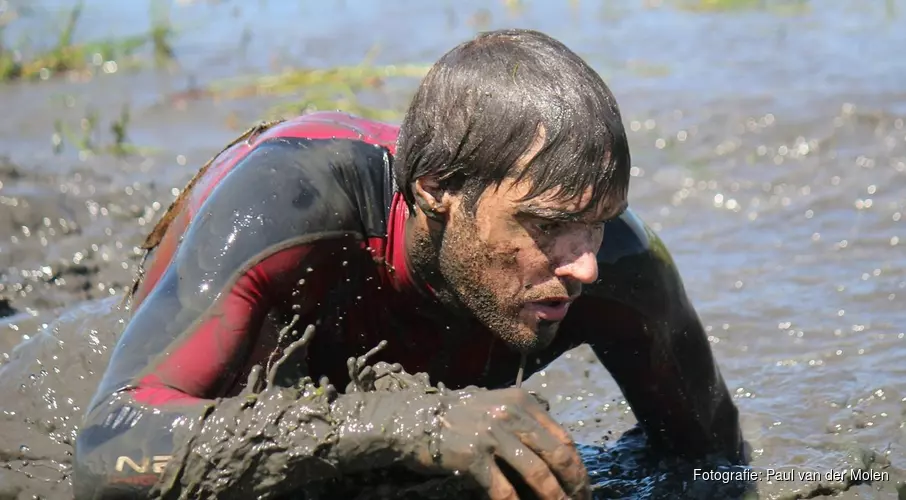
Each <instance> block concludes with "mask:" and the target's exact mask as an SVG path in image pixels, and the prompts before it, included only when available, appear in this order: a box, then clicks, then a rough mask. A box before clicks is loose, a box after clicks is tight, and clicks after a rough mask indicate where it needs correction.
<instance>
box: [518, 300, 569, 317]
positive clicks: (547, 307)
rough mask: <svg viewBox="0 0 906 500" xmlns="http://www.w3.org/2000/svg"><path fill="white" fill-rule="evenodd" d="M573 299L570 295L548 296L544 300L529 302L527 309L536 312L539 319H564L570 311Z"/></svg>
mask: <svg viewBox="0 0 906 500" xmlns="http://www.w3.org/2000/svg"><path fill="white" fill-rule="evenodd" d="M570 304H572V299H570V298H569V297H548V298H545V299H542V300H533V301H532V302H528V303H527V304H526V305H525V307H526V309H528V310H530V311H532V312H534V313H535V314H536V315H537V316H538V319H541V320H544V321H562V320H563V318H565V317H566V313H567V312H568V311H569V306H570Z"/></svg>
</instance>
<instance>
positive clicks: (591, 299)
mask: <svg viewBox="0 0 906 500" xmlns="http://www.w3.org/2000/svg"><path fill="white" fill-rule="evenodd" d="M598 261H599V267H600V271H599V278H598V281H597V282H596V283H595V284H594V285H592V286H590V287H589V288H588V290H587V291H586V293H585V294H584V296H583V297H582V299H580V300H579V301H577V303H576V304H575V308H574V309H573V310H571V311H570V318H569V319H568V321H569V322H570V326H569V328H574V329H577V331H581V332H583V333H580V335H582V338H584V339H587V341H588V343H589V344H590V345H591V347H592V349H593V350H594V352H595V354H596V355H597V356H598V358H599V359H600V360H601V362H602V363H603V364H604V366H605V367H606V368H607V369H608V371H609V372H610V373H611V374H612V375H613V377H614V379H615V380H616V382H617V384H618V385H619V386H620V389H621V390H622V391H623V394H624V396H625V397H626V400H627V402H628V403H629V404H630V406H631V408H632V410H633V413H634V414H635V416H636V418H637V419H638V421H639V423H640V424H641V426H642V427H643V429H644V430H645V431H646V434H647V435H648V437H649V440H650V442H651V443H652V445H653V446H656V447H659V448H662V449H664V450H667V451H669V452H672V453H676V454H679V455H684V456H694V457H699V456H702V455H705V454H710V453H717V454H720V455H722V456H723V457H725V458H726V459H728V460H731V461H733V462H741V461H744V457H743V456H742V454H743V441H742V433H741V430H740V426H739V415H738V410H737V408H736V405H735V404H734V403H733V400H732V398H731V396H730V393H729V391H728V390H727V386H726V384H725V382H724V380H723V377H722V376H721V373H720V369H719V368H718V366H717V363H716V361H715V359H714V355H713V353H712V351H711V347H710V345H709V343H708V338H707V335H706V334H705V331H704V328H703V327H702V324H701V321H700V319H699V317H698V314H697V313H696V311H695V308H694V307H693V306H692V304H691V303H690V301H689V299H688V297H687V295H686V291H685V288H684V286H683V282H682V279H681V277H680V275H679V272H678V271H677V268H676V266H675V264H674V262H673V260H672V258H671V256H670V254H669V252H668V251H667V249H666V247H664V245H663V243H662V242H661V241H660V239H659V238H658V237H657V235H655V234H654V232H653V231H651V230H650V229H649V228H648V227H647V226H646V225H645V224H644V223H643V222H642V221H641V220H639V219H638V217H637V216H636V215H635V214H633V213H632V212H631V211H627V212H626V213H625V214H624V215H623V216H621V217H620V218H619V219H617V220H614V221H612V222H610V223H608V225H607V228H606V229H605V233H604V244H603V246H602V248H601V250H600V252H599V254H598Z"/></svg>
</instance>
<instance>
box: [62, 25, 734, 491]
mask: <svg viewBox="0 0 906 500" xmlns="http://www.w3.org/2000/svg"><path fill="white" fill-rule="evenodd" d="M629 168H630V155H629V148H628V143H627V139H626V136H625V132H624V129H623V125H622V122H621V116H620V112H619V110H618V107H617V104H616V101H615V99H614V97H613V96H612V94H611V93H610V90H609V89H608V88H607V86H606V85H605V83H604V82H603V81H602V80H601V79H600V77H599V76H598V75H597V74H596V73H595V72H594V71H593V70H592V69H591V68H589V67H588V66H587V65H586V64H585V63H584V62H583V61H582V60H581V59H580V58H579V57H578V56H577V55H575V54H574V53H573V52H571V51H570V50H569V49H567V48H566V47H565V46H564V45H562V44H561V43H560V42H558V41H556V40H553V39H551V38H550V37H548V36H545V35H543V34H541V33H538V32H535V31H527V30H507V31H497V32H491V33H486V34H483V35H480V36H478V37H477V38H475V39H474V40H472V41H469V42H467V43H464V44H462V45H459V46H458V47H456V48H454V49H453V50H451V51H450V52H449V53H447V54H446V55H444V56H443V57H442V58H441V59H440V60H439V61H438V62H437V63H436V64H435V65H434V67H433V68H432V69H431V71H430V72H429V74H428V75H427V76H426V78H425V79H424V81H423V82H422V83H421V85H420V87H419V89H418V91H417V93H416V95H415V97H414V99H413V101H412V104H411V106H410V108H409V110H408V113H407V115H406V117H405V119H404V121H403V123H402V126H401V127H400V129H399V130H398V131H397V129H395V128H393V127H391V126H388V125H383V124H379V123H375V122H370V121H366V120H362V119H357V118H354V117H351V116H348V115H344V114H340V113H315V114H311V115H307V116H302V117H299V118H296V119H293V120H290V121H285V122H282V123H280V124H277V125H272V126H265V127H261V128H259V129H256V130H253V131H252V132H251V133H249V134H248V135H247V136H245V137H244V138H243V139H242V140H241V141H239V142H237V143H234V144H233V145H231V146H230V147H228V148H227V149H226V150H224V151H223V152H222V153H221V154H220V155H218V156H217V157H216V158H215V159H214V160H213V161H212V163H210V164H209V165H208V166H206V167H205V168H204V169H202V171H201V172H199V175H198V176H197V177H196V179H197V181H193V182H192V183H190V185H189V186H188V187H187V189H186V190H185V191H184V193H183V196H181V198H180V199H179V200H177V202H175V203H174V206H173V207H171V210H170V211H169V212H168V214H167V215H166V216H165V217H164V219H163V221H162V222H161V223H160V224H159V225H158V227H157V228H156V229H155V231H154V232H153V233H152V234H151V236H150V237H149V240H148V242H147V244H146V248H148V250H149V253H148V255H147V260H146V263H145V265H144V276H143V278H142V280H141V282H140V283H139V284H138V285H137V287H136V289H135V290H134V295H133V301H134V302H133V307H134V315H133V317H132V318H131V320H130V322H129V324H128V325H127V328H126V330H125V332H124V333H123V335H122V337H121V339H120V340H119V343H118V345H117V346H116V349H115V350H114V352H113V354H112V358H111V360H110V365H109V367H108V368H107V372H106V373H105V375H104V379H103V381H102V382H101V384H100V387H99V389H98V391H97V394H96V396H95V399H94V401H93V402H92V404H91V406H90V408H89V409H88V412H87V415H86V421H85V423H84V426H83V428H82V429H81V431H80V434H79V436H78V440H77V445H76V469H75V476H74V487H75V491H76V495H77V498H95V497H112V496H116V495H117V494H123V495H133V496H134V495H136V494H138V495H141V494H146V493H148V492H149V491H153V492H154V493H155V494H162V495H178V494H183V495H184V496H186V497H191V498H196V497H198V498H201V497H210V496H218V497H221V496H225V495H229V494H233V495H237V496H239V497H243V498H244V497H256V496H258V495H262V494H268V495H275V494H278V493H283V492H287V491H289V488H291V487H297V486H305V485H308V484H313V483H316V482H317V481H321V480H325V479H330V478H334V477H339V476H344V475H347V474H354V473H357V472H361V471H364V470H367V469H369V468H375V467H390V466H393V467H404V468H406V469H408V470H411V471H416V472H418V473H423V474H426V475H430V474H449V473H458V474H462V475H466V476H468V477H471V478H472V479H474V480H475V481H477V483H478V484H479V485H481V486H482V487H483V488H485V489H486V491H487V492H488V494H489V496H490V498H493V499H509V498H515V497H516V493H515V492H516V488H517V483H520V481H521V482H523V483H524V485H527V486H528V488H530V489H531V490H532V491H534V493H535V494H536V495H538V496H539V497H541V498H564V497H576V498H584V497H588V495H589V486H588V478H587V473H586V471H585V470H584V467H583V465H582V463H581V461H580V459H579V457H578V455H577V453H576V449H575V446H574V444H573V443H572V441H571V440H570V438H569V436H568V435H567V433H566V432H565V431H564V430H563V429H562V428H561V427H559V426H558V425H557V424H556V423H554V422H553V421H552V420H551V417H550V416H549V415H548V414H547V413H546V411H545V409H544V408H543V407H542V406H541V405H540V404H539V403H538V402H537V400H536V399H534V398H532V397H531V396H530V395H528V394H527V393H526V392H525V391H523V390H522V389H518V388H506V387H507V386H510V385H511V384H512V383H513V381H514V378H515V375H516V374H517V371H518V369H519V367H520V363H521V362H522V361H523V360H524V359H525V358H527V360H528V362H527V365H526V367H525V369H526V374H531V373H534V372H536V371H538V370H540V369H542V368H543V367H544V366H546V365H547V364H549V363H550V362H552V361H553V360H554V359H556V358H557V357H558V356H559V355H560V354H562V353H563V352H565V351H566V350H568V349H570V348H572V347H574V346H577V345H580V344H582V343H588V344H590V345H591V346H592V348H593V349H594V352H595V353H596V354H597V356H598V357H599V359H600V360H601V361H602V362H603V364H604V365H605V366H606V367H607V369H608V370H609V371H610V373H611V374H612V375H613V377H614V378H615V379H616V381H617V383H618V384H619V385H620V387H621V389H622V390H623V392H624V394H625V396H626V398H627V400H628V401H629V403H630V405H631V406H632V409H633V411H634V412H635V415H636V416H637V417H638V420H639V421H640V423H641V425H642V426H643V428H644V429H645V430H646V432H647V434H648V436H649V439H650V442H651V443H652V445H653V446H657V447H659V448H661V449H663V450H664V451H665V452H673V453H677V454H682V455H688V456H701V455H704V454H709V453H718V454H721V455H723V456H724V457H726V458H727V459H730V460H734V461H735V460H739V459H740V453H741V444H742V441H741V436H740V430H739V424H738V416H737V410H736V408H735V406H734V404H733V402H732V400H731V398H730V395H729V393H728V391H727V388H726V386H725V384H724V381H723V380H722V378H721V375H720V372H719V370H718V368H717V366H716V364H715V361H714V359H713V356H712V353H711V350H710V347H709V344H708V341H707V339H706V336H705V333H704V331H703V328H702V325H701V323H700V321H699V319H698V316H697V314H696V312H695V310H694V309H693V307H692V305H691V304H690V303H689V301H688V299H687V297H686V294H685V291H684V289H683V285H682V281H681V279H680V276H679V275H678V273H677V271H676V268H675V266H674V265H673V262H672V261H671V258H670V256H669V254H668V252H667V250H666V249H665V248H664V247H663V245H662V244H661V243H660V241H659V240H658V238H657V236H656V235H655V234H654V233H653V232H651V231H650V230H649V229H648V228H647V227H646V226H645V225H644V224H643V223H642V222H640V220H639V219H638V218H637V217H636V216H635V215H634V214H633V213H632V212H631V211H629V210H627V192H628V184H629ZM288 324H289V326H292V325H296V324H298V325H307V324H313V325H315V327H316V329H317V333H316V335H315V336H314V337H313V338H312V339H310V344H309V345H308V346H307V349H305V350H304V351H301V352H302V354H301V355H296V356H295V357H290V358H289V361H287V362H290V363H291V364H294V366H298V367H301V369H300V371H304V373H299V374H298V376H299V377H301V375H308V376H310V377H312V378H313V379H315V380H317V379H318V378H319V377H321V376H327V377H329V379H330V381H332V382H334V383H343V382H347V381H348V380H349V376H348V375H347V366H346V360H347V359H348V358H350V357H356V356H360V355H362V354H363V353H365V352H366V351H369V350H370V349H371V348H372V347H374V346H375V345H376V344H378V342H380V341H382V340H386V341H388V343H387V346H386V349H384V350H383V351H382V352H381V353H380V356H378V358H379V359H382V360H385V361H387V362H391V363H394V362H398V363H401V364H402V365H403V366H404V367H405V368H406V369H407V370H409V371H420V372H427V373H428V374H429V375H430V377H431V380H432V381H434V382H443V384H444V385H445V386H446V387H447V388H448V389H447V390H444V391H440V392H437V393H433V392H431V391H428V392H426V391H423V390H421V391H413V392H411V393H410V394H404V395H403V396H400V395H399V394H392V395H391V394H385V393H380V392H367V393H361V392H347V393H346V394H339V395H334V396H333V397H332V398H330V399H329V400H328V399H325V398H323V397H321V396H322V395H321V394H320V392H319V393H311V394H309V393H306V394H308V395H307V396H305V397H298V396H286V395H285V394H289V393H286V392H279V391H277V392H276V393H274V394H275V395H273V396H269V397H270V399H268V400H267V401H265V400H264V399H265V398H263V397H250V396H248V395H247V394H246V393H243V394H240V392H241V391H242V390H243V382H244V381H245V380H246V375H247V374H249V373H250V372H251V371H253V370H256V369H257V368H255V367H267V366H269V364H270V362H271V361H273V359H274V358H273V356H274V353H275V352H277V351H282V350H290V349H287V346H288V344H289V343H290V342H293V341H296V339H295V338H289V339H287V338H286V337H292V335H291V334H289V335H288V334H286V331H287V329H286V328H284V329H283V330H282V332H278V330H279V329H280V328H282V327H286V326H287V325H288ZM523 356H525V358H524V357H523ZM287 385H292V380H290V381H289V382H288V384H287ZM470 385H475V386H482V387H487V388H489V389H491V390H483V391H482V390H458V389H462V388H464V387H466V386H470ZM338 387H342V385H338ZM318 398H321V399H318ZM268 401H269V402H268ZM269 404H272V405H274V406H273V407H269V406H267V405H269ZM256 405H257V406H256ZM249 407H254V408H257V409H256V410H253V411H254V412H256V413H253V414H249V413H247V411H249V410H248V408H249ZM272 410H273V411H272ZM278 410H279V411H278ZM243 412H246V413H243ZM249 415H252V416H249ZM269 419H270V420H269ZM290 420H291V422H290ZM274 429H280V430H279V432H278V431H275V430H274ZM230 447H236V449H238V450H239V451H235V450H234V451H230V452H229V453H227V456H229V457H232V458H230V459H229V460H223V459H222V458H217V457H222V456H224V455H222V453H223V452H224V450H227V449H231V450H232V448H230ZM174 450H176V451H174ZM218 454H220V455H218ZM174 456H176V457H178V463H175V462H176V459H171V458H170V457H174ZM242 457H246V458H242ZM248 457H251V458H248ZM168 463H169V465H168ZM161 473H164V476H165V477H166V479H165V480H161V481H158V476H159V475H160V474H161ZM514 478H516V479H514ZM155 483H157V484H155ZM519 487H521V486H519Z"/></svg>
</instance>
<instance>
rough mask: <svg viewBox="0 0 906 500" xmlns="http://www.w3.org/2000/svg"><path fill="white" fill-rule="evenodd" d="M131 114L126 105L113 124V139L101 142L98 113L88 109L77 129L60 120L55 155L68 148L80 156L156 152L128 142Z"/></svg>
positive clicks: (55, 129) (54, 140) (111, 129)
mask: <svg viewBox="0 0 906 500" xmlns="http://www.w3.org/2000/svg"><path fill="white" fill-rule="evenodd" d="M130 118H131V115H130V112H129V106H128V105H126V106H123V108H122V110H121V111H120V115H119V116H118V117H117V118H116V119H114V120H113V121H111V122H110V125H109V132H110V137H111V140H110V141H109V142H106V141H104V142H102V141H101V140H100V139H99V138H100V136H101V132H100V130H101V121H100V118H99V116H98V113H97V111H95V110H93V109H89V110H87V111H86V113H85V116H84V117H83V118H82V119H81V120H80V121H79V126H78V128H77V129H74V128H73V127H70V126H68V125H67V124H65V123H63V122H62V121H61V120H57V121H56V122H55V123H54V133H53V135H52V136H51V144H52V146H53V151H54V153H55V154H60V153H62V152H63V150H64V149H65V148H66V147H67V146H69V147H72V148H73V149H75V150H76V151H78V152H79V154H80V155H87V154H92V155H100V154H111V155H114V156H130V155H148V154H151V153H153V152H155V150H153V149H151V148H143V147H140V146H136V145H135V144H132V143H131V142H130V141H129V137H128V130H129V121H130Z"/></svg>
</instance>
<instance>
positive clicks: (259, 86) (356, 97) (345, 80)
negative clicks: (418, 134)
mask: <svg viewBox="0 0 906 500" xmlns="http://www.w3.org/2000/svg"><path fill="white" fill-rule="evenodd" d="M428 68H429V66H427V65H418V64H403V65H375V64H372V63H371V57H367V58H366V59H365V61H364V62H362V63H361V64H358V65H354V66H336V67H332V68H323V69H322V68H290V69H286V70H284V71H282V72H279V73H276V74H269V75H261V76H253V77H241V78H233V79H228V80H222V81H219V82H215V83H213V84H212V85H210V86H209V87H208V89H207V93H208V94H209V95H211V96H214V97H218V98H222V99H242V98H248V97H260V96H270V97H288V98H290V100H288V101H285V102H281V103H280V104H277V105H276V106H273V107H271V108H270V109H268V110H267V111H266V112H265V117H264V118H266V119H274V118H281V117H286V116H287V115H293V114H298V113H301V112H309V111H316V110H330V109H343V110H344V111H348V112H350V113H354V114H357V115H360V116H363V117H366V118H372V119H376V120H390V119H393V118H396V117H398V116H399V115H400V114H401V112H402V110H395V109H387V108H380V107H375V106H370V105H368V104H366V103H364V102H363V101H362V99H361V97H362V94H363V93H366V92H369V91H378V90H380V89H381V88H382V87H384V85H385V84H387V82H388V81H389V80H391V79H416V78H421V77H423V76H424V75H425V74H426V73H427V71H428Z"/></svg>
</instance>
